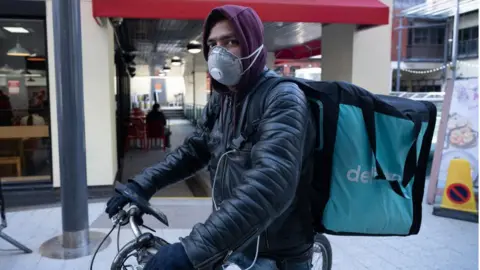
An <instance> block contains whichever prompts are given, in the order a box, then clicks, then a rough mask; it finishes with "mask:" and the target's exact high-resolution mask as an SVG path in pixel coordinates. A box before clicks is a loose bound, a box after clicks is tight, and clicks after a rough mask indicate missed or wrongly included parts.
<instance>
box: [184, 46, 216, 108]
mask: <svg viewBox="0 0 480 270" xmlns="http://www.w3.org/2000/svg"><path fill="white" fill-rule="evenodd" d="M193 57H195V66H194V65H193V63H194V61H193ZM193 70H195V91H193V85H194V80H193V74H192V71H193ZM183 77H184V79H185V103H186V104H193V95H194V94H193V93H194V92H195V104H196V105H200V106H202V105H206V104H207V94H208V93H209V92H210V91H208V89H207V88H208V86H207V64H206V63H205V59H204V58H203V54H201V53H199V54H195V55H189V56H188V57H187V58H186V63H185V69H184V74H183Z"/></svg>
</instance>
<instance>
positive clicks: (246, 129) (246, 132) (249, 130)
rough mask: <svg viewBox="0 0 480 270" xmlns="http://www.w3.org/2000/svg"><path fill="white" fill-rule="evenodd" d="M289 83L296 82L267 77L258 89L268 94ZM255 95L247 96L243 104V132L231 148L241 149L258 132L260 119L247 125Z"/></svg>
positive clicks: (241, 117) (235, 139)
mask: <svg viewBox="0 0 480 270" xmlns="http://www.w3.org/2000/svg"><path fill="white" fill-rule="evenodd" d="M287 81H291V82H295V80H294V79H290V78H283V77H276V76H272V77H267V78H265V79H264V80H263V82H261V83H260V84H259V85H258V86H257V87H256V88H257V89H258V88H259V87H261V88H262V89H263V91H265V92H266V93H268V92H270V91H271V90H272V89H273V88H275V87H276V86H277V85H278V84H279V83H282V82H287ZM254 93H255V91H252V92H251V93H250V94H248V95H247V97H245V101H244V102H243V106H242V111H241V113H240V118H239V119H240V120H239V124H238V127H239V128H240V130H241V132H240V135H239V136H238V137H237V138H234V139H233V140H232V143H231V146H230V147H231V148H234V149H239V148H240V147H242V145H243V144H244V143H245V142H247V141H248V140H249V139H250V137H251V136H252V135H253V134H254V133H255V131H256V128H257V124H258V122H259V121H260V118H258V119H255V120H254V121H252V122H249V123H247V124H245V121H246V118H247V113H248V112H249V105H250V103H251V98H252V97H253V96H254ZM262 110H263V108H259V109H258V111H259V112H261V111H262Z"/></svg>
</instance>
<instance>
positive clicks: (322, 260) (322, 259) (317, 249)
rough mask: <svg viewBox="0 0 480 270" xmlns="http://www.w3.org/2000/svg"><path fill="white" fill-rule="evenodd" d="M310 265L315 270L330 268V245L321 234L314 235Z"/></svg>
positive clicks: (328, 269) (329, 269)
mask: <svg viewBox="0 0 480 270" xmlns="http://www.w3.org/2000/svg"><path fill="white" fill-rule="evenodd" d="M312 265H313V266H312V269H315V270H331V269H332V245H331V244H330V241H328V238H327V237H326V236H325V235H323V234H319V233H318V234H317V235H315V242H314V243H313V260H312Z"/></svg>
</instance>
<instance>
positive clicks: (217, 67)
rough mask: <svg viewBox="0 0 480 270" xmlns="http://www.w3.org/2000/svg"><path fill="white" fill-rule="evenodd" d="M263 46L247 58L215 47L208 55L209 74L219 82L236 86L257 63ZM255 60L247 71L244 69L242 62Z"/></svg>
mask: <svg viewBox="0 0 480 270" xmlns="http://www.w3.org/2000/svg"><path fill="white" fill-rule="evenodd" d="M262 49H263V44H262V45H261V46H260V47H258V49H256V50H255V51H254V52H253V53H252V54H250V55H249V56H247V57H243V58H240V57H237V56H235V55H234V54H233V53H231V52H229V51H228V50H227V49H225V48H224V47H221V46H215V47H213V48H212V49H211V50H210V53H209V54H208V73H210V76H212V78H213V79H215V80H216V81H217V82H219V83H221V84H223V85H226V86H234V85H236V84H238V82H239V81H240V78H242V75H243V74H244V73H245V72H247V71H248V70H249V69H250V68H251V67H252V66H253V64H254V63H255V61H256V60H257V58H258V56H259V55H260V53H261V52H262ZM251 57H255V58H253V61H252V63H251V64H250V66H248V67H247V68H246V69H245V70H244V69H243V65H242V60H244V59H249V58H251Z"/></svg>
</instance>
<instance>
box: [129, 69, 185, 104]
mask: <svg viewBox="0 0 480 270" xmlns="http://www.w3.org/2000/svg"><path fill="white" fill-rule="evenodd" d="M152 78H164V79H165V82H166V89H167V102H174V101H175V95H177V94H181V93H183V94H184V93H185V82H184V78H183V76H170V75H167V76H165V77H153V76H140V77H133V78H131V79H130V92H131V94H132V95H135V94H136V95H144V94H150V90H151V82H152Z"/></svg>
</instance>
